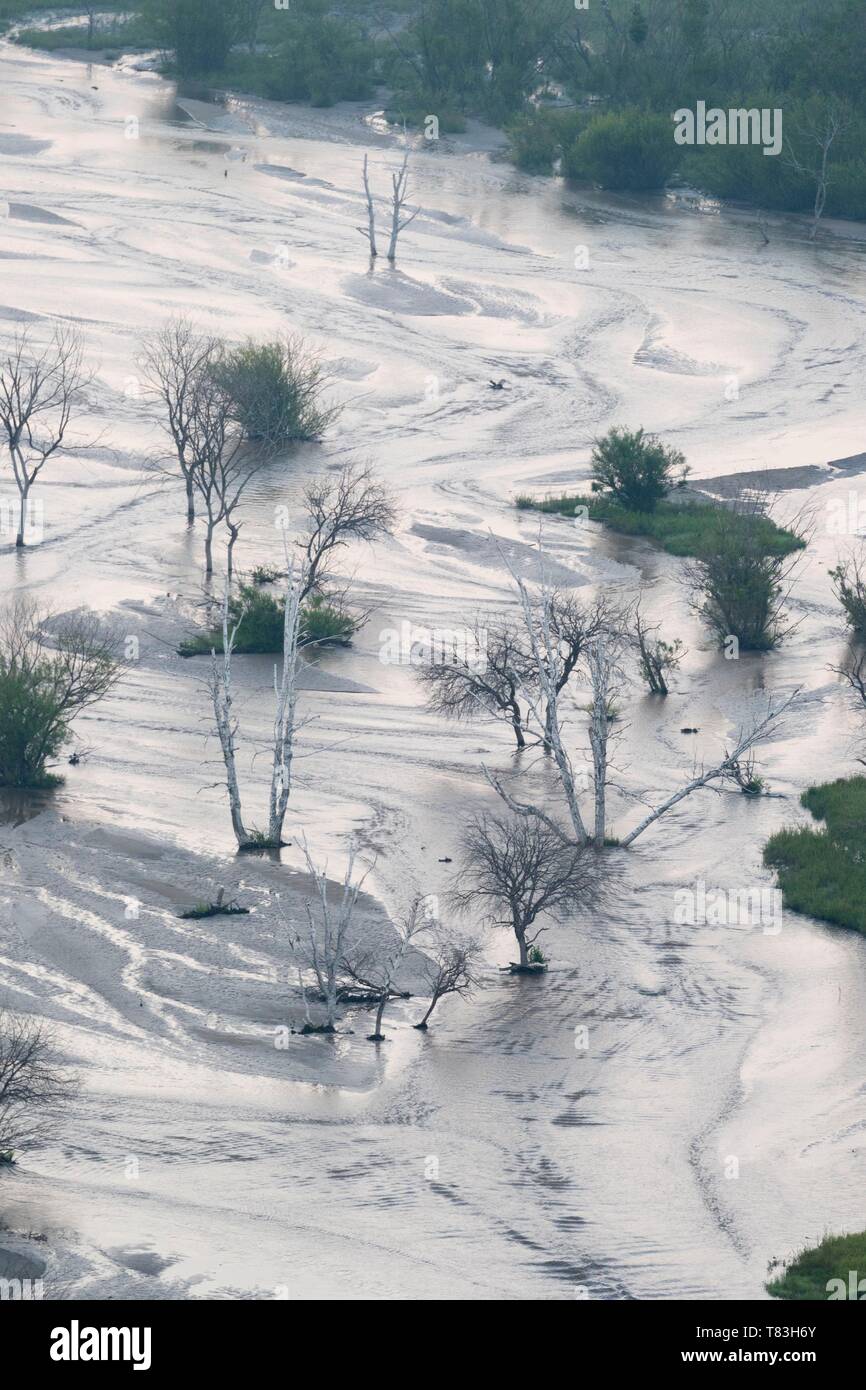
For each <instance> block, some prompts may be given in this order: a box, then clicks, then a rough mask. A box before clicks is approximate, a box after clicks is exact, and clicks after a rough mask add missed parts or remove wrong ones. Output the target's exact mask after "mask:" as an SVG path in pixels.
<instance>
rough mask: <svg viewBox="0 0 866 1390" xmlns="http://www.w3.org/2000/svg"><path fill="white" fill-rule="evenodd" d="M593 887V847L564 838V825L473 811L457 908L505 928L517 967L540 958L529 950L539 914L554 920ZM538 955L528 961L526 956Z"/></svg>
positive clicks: (456, 894) (590, 893) (537, 953)
mask: <svg viewBox="0 0 866 1390" xmlns="http://www.w3.org/2000/svg"><path fill="white" fill-rule="evenodd" d="M596 889H597V870H596V863H595V856H594V851H593V849H592V848H591V847H590V846H589V845H587V844H585V843H584V844H582V845H575V844H571V843H569V842H568V839H567V836H566V834H565V832H564V830H562V829H559V828H558V827H557V826H556V825H546V824H544V823H542V822H541V821H539V820H537V819H527V818H526V817H524V816H509V817H505V816H495V815H492V814H487V815H482V816H478V817H476V818H475V819H473V820H471V821H470V822H469V824H468V826H467V828H466V835H465V855H464V865H463V868H462V871H461V873H460V875H459V877H458V880H457V887H456V889H455V891H454V893H453V895H452V896H453V901H454V905H455V907H456V908H457V910H458V911H459V912H470V911H472V910H474V909H480V910H481V912H482V915H483V917H484V919H485V920H486V921H487V922H489V923H490V924H491V925H493V926H497V927H505V928H508V929H510V930H511V931H512V932H513V933H514V936H515V939H516V941H517V946H518V950H519V952H520V961H519V964H520V967H521V968H522V969H524V970H525V969H527V968H528V967H529V966H530V965H532V964H534V963H537V964H539V965H541V964H543V957H542V956H541V952H540V951H538V950H536V951H533V947H534V946H535V943H536V942H537V940H538V938H539V936H540V935H541V933H542V932H543V931H544V927H543V926H540V927H538V929H537V930H536V931H535V932H534V934H533V935H530V934H529V933H530V931H531V929H532V928H533V927H534V926H535V925H536V922H537V920H538V919H539V918H544V917H549V918H551V919H553V920H554V921H560V920H562V919H563V918H564V917H568V916H569V915H570V914H571V913H573V912H575V911H576V910H577V909H578V908H580V907H582V906H585V905H586V904H587V903H588V902H589V901H590V900H591V899H592V898H593V896H594V894H595V892H596ZM533 956H536V957H537V958H538V959H537V960H536V961H533V959H532V957H533Z"/></svg>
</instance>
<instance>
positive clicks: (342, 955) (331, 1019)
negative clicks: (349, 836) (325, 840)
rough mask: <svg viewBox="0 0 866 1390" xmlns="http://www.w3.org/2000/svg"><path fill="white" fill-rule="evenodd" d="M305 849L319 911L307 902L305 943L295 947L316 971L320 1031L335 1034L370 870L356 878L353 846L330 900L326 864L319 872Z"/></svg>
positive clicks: (304, 847)
mask: <svg viewBox="0 0 866 1390" xmlns="http://www.w3.org/2000/svg"><path fill="white" fill-rule="evenodd" d="M303 849H304V858H305V860H306V861H307V868H308V870H309V872H310V876H311V877H312V879H313V882H314V884H315V889H316V892H315V899H314V901H315V902H316V904H317V910H316V911H315V912H314V911H313V902H312V901H308V902H307V904H306V910H307V937H306V942H305V943H302V942H301V940H300V938H298V939H297V941H296V943H295V944H296V946H298V947H299V948H300V951H301V955H302V958H303V960H304V961H305V963H306V964H307V965H308V966H309V968H310V969H311V970H312V971H313V973H314V975H315V977H316V983H317V985H318V987H319V995H320V997H321V998H322V1000H323V1002H324V1004H325V1009H326V1015H325V1024H324V1027H323V1028H322V1029H321V1031H322V1032H325V1033H333V1032H335V1031H336V1023H337V1004H338V1002H339V995H340V980H341V978H342V976H343V974H344V971H345V961H346V954H347V949H348V934H349V931H350V929H351V926H352V918H353V916H354V912H355V908H356V906H357V902H358V895H359V894H360V892H361V889H362V888H363V886H364V883H365V881H366V878H367V874H368V873H369V872H370V870H369V869H368V870H367V871H366V872H365V873H364V874H362V876H361V877H360V878H358V879H356V878H355V877H354V872H355V858H356V851H355V847H354V845H353V846H352V847H351V848H350V850H349V860H348V863H347V865H346V872H345V874H344V875H343V882H342V884H341V885H340V887H339V891H338V892H337V893H334V894H332V896H331V897H329V896H328V875H327V869H328V866H327V864H326V865H325V867H324V869H319V868H318V867H317V866H316V864H315V863H314V861H313V858H312V855H311V854H310V851H309V848H308V847H307V844H306V842H305V843H304V846H303ZM333 899H336V900H335V901H334V900H333ZM305 998H306V992H305Z"/></svg>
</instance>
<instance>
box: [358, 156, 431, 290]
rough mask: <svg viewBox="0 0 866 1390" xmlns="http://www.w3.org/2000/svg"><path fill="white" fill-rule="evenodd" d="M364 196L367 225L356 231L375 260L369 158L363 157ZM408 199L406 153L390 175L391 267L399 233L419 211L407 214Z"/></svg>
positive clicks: (395, 254) (374, 228) (375, 246)
mask: <svg viewBox="0 0 866 1390" xmlns="http://www.w3.org/2000/svg"><path fill="white" fill-rule="evenodd" d="M363 180H364V196H365V198H366V200H367V225H366V227H358V228H357V229H356V230H357V231H359V232H360V233H361V236H362V237H364V238H366V240H367V242H368V243H369V246H370V256H371V259H373V260H375V259H376V258H377V256H378V255H379V248H378V245H377V242H376V209H375V206H374V203H373V192H372V189H371V187H370V164H369V158H368V156H367V155H366V154H365V155H364V172H363ZM408 197H409V154H408V151H407V153H406V154H404V156H403V163H402V164H401V166H400V168H399V169H398V170H395V171H393V172H392V174H391V232H390V236H389V239H388V260H389V261H390V262H391V264H392V265H393V264H394V262H395V261H396V259H397V242H398V240H399V237H400V233H401V232H404V231H405V230H406V228H407V227H408V226H409V225H410V223H412V222H414V221H415V218H416V217H417V216H418V215H419V213H420V211H421V209H420V208H415V209H414V210H413V211H412V212H407V210H406V203H407V201H408Z"/></svg>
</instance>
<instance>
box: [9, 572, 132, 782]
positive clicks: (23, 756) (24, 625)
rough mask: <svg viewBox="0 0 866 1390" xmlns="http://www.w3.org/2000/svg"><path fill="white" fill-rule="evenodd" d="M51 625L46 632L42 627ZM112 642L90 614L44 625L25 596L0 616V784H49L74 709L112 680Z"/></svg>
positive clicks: (115, 671) (47, 619)
mask: <svg viewBox="0 0 866 1390" xmlns="http://www.w3.org/2000/svg"><path fill="white" fill-rule="evenodd" d="M49 624H50V625H51V626H52V629H53V631H52V633H51V635H49V632H48V627H49ZM119 651H120V643H119V641H118V639H117V637H116V635H115V634H114V633H112V632H111V631H109V630H108V629H105V628H104V627H103V626H102V624H101V623H100V622H99V620H98V619H97V618H96V617H95V616H93V615H90V614H86V613H83V612H82V613H79V614H72V615H69V616H67V617H65V618H61V619H56V620H52V619H51V615H50V614H49V613H48V612H47V611H46V610H44V609H40V608H39V606H38V604H36V603H35V602H34V601H33V600H31V599H27V598H19V599H16V600H13V601H12V602H10V603H8V604H7V605H6V607H5V609H4V611H3V612H2V615H0V786H6V787H34V788H48V787H55V786H57V785H58V783H59V782H61V781H62V778H60V777H57V776H56V775H55V774H54V773H51V772H48V770H47V764H48V763H49V762H50V761H51V760H52V759H54V758H56V757H57V755H58V754H59V752H60V750H61V749H62V748H63V746H64V745H65V744H66V743H68V741H69V739H70V737H71V723H72V720H73V719H74V718H75V715H76V714H78V713H79V712H80V711H81V710H83V709H86V708H87V707H88V706H90V705H92V704H95V703H96V702H97V701H98V700H100V699H102V697H103V696H104V695H106V694H108V692H109V690H111V688H112V686H113V685H114V684H115V683H116V681H117V680H118V678H119V673H120V665H119Z"/></svg>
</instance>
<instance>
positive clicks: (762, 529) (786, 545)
mask: <svg viewBox="0 0 866 1390" xmlns="http://www.w3.org/2000/svg"><path fill="white" fill-rule="evenodd" d="M515 505H516V506H517V507H519V508H520V509H521V510H529V511H538V512H547V513H551V514H553V515H556V516H566V517H575V516H578V515H579V516H584V517H586V519H587V520H589V521H597V522H600V523H601V525H603V526H607V527H608V528H609V529H610V530H611V531H619V532H621V533H622V534H623V535H626V536H643V537H645V538H646V539H647V540H651V541H654V542H655V544H656V545H658V546H661V548H662V550H667V551H668V552H669V553H670V554H671V555H681V556H687V555H690V556H697V555H700V554H701V553H702V551H703V550H704V549H705V547H706V545H707V543H708V542H709V541H710V540H711V538H712V537H713V535H714V532H715V528H716V526H717V521H718V515H719V513H720V512H723V511H724V512H725V513H727V510H728V509H727V508H721V507H716V506H714V505H712V504H711V503H701V502H695V503H691V502H684V503H674V502H660V503H659V505H658V506H657V507H656V509H655V511H654V512H636V511H630V510H629V509H628V508H626V507H623V506H621V505H620V504H619V503H618V502H615V501H613V500H612V499H611V498H606V497H592V496H589V497H586V496H580V495H568V494H562V495H561V496H559V497H544V498H540V499H539V498H533V497H529V496H528V495H526V494H521V495H520V496H518V497H517V498H515ZM746 524H747V525H749V526H751V527H753V528H754V533H755V536H756V538H757V540H758V542H759V544H760V545H761V547H762V548H763V549H764V550H766V552H767V553H768V554H771V555H780V556H784V555H789V554H791V553H792V552H793V551H795V550H802V548H803V546H804V545H805V542H804V541H803V539H802V538H801V537H800V536H797V535H795V534H794V532H793V531H786V530H784V529H783V528H782V527H781V526H777V525H776V523H775V522H774V521H772V520H771V519H770V518H769V517H767V516H760V515H756V516H754V517H750V518H748V520H747V522H746Z"/></svg>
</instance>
